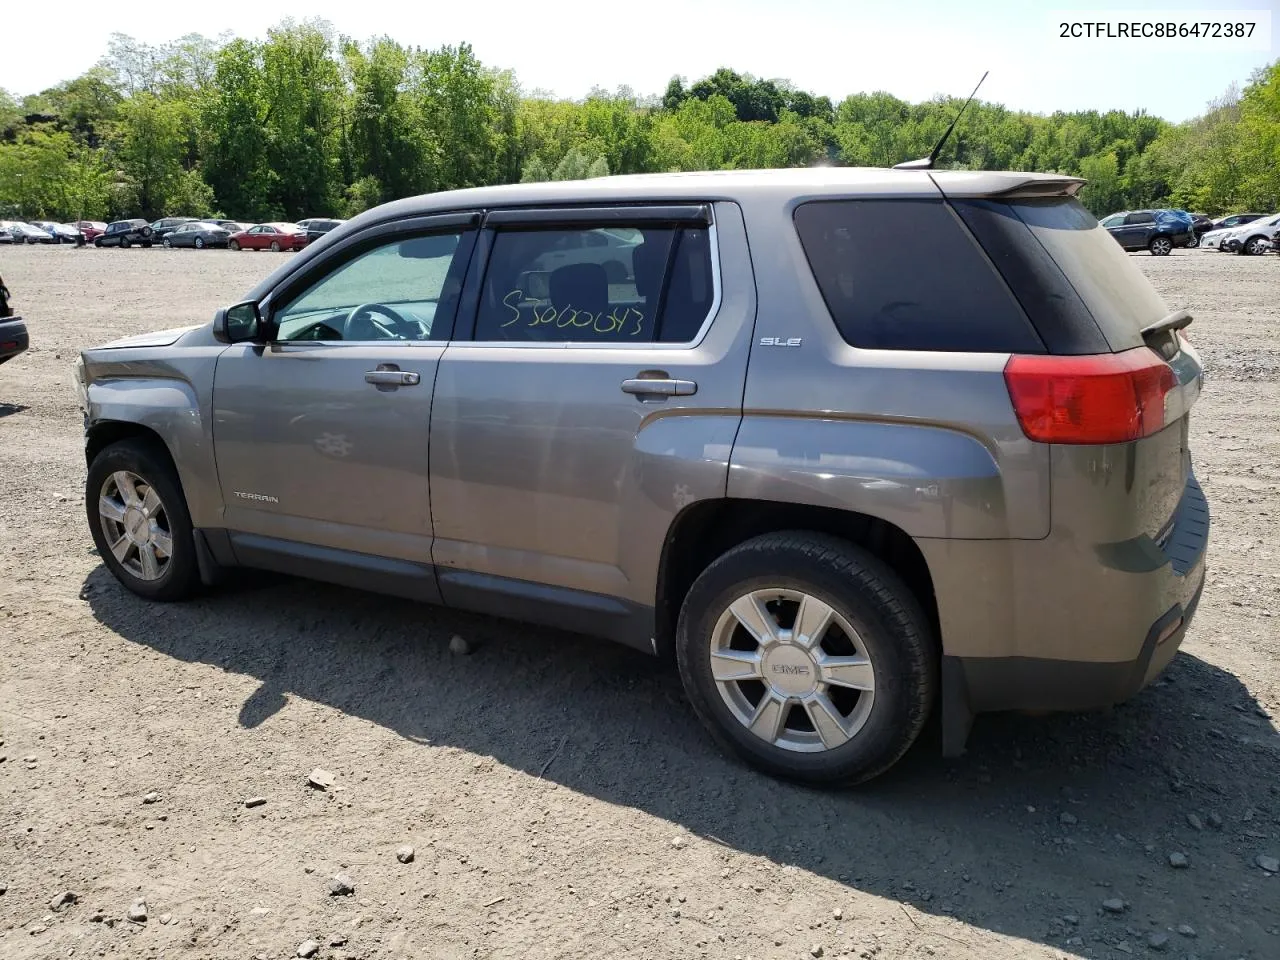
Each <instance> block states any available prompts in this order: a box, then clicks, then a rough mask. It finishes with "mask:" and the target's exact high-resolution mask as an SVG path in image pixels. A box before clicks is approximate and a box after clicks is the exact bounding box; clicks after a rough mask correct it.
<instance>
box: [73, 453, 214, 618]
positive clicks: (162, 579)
mask: <svg viewBox="0 0 1280 960" xmlns="http://www.w3.org/2000/svg"><path fill="white" fill-rule="evenodd" d="M123 473H128V474H130V475H132V476H133V477H135V478H137V479H138V480H140V481H141V482H140V483H139V484H137V485H136V486H135V487H134V493H135V496H136V497H139V498H141V497H142V494H141V490H142V489H145V488H148V487H149V488H152V489H153V490H154V492H155V494H156V495H157V496H158V497H159V503H160V505H161V512H159V513H158V514H154V515H153V516H152V519H153V520H155V521H156V529H158V530H160V531H161V532H166V531H167V533H168V543H169V544H170V548H169V549H170V553H169V556H168V558H167V559H165V558H164V557H163V556H162V555H161V551H159V550H157V549H156V548H155V547H152V548H151V549H152V552H153V557H155V563H156V564H157V566H158V567H159V573H158V576H156V577H154V578H150V579H149V578H147V577H146V576H145V570H140V571H139V572H135V571H134V570H133V569H130V567H134V566H136V567H142V556H141V548H140V547H138V546H137V545H135V544H133V542H132V541H130V542H129V543H126V544H125V547H124V563H122V562H121V559H120V558H119V557H118V556H117V555H116V554H115V553H114V552H113V551H112V543H111V541H109V540H108V533H107V527H108V521H107V520H105V519H104V517H103V515H102V514H101V513H100V509H101V508H100V502H101V501H102V500H103V499H109V500H112V501H114V502H115V503H124V502H126V501H125V497H124V496H123V495H122V493H121V488H120V486H119V484H118V482H117V479H116V478H117V477H118V476H120V475H121V474H123ZM85 507H86V513H87V515H88V520H89V530H90V533H91V534H92V535H93V542H94V544H95V545H96V546H97V548H98V554H99V555H100V556H101V557H102V562H103V563H104V564H105V565H106V567H107V569H108V570H110V571H111V573H112V575H113V576H114V577H115V578H116V579H117V580H119V581H120V583H121V584H123V585H124V586H125V587H127V588H128V589H129V590H131V591H133V592H134V593H136V594H137V595H138V596H140V597H145V598H146V599H148V600H159V601H173V600H184V599H187V598H188V597H191V596H193V595H194V594H195V593H196V591H197V590H198V588H199V585H200V570H199V565H198V563H197V561H196V547H195V539H194V536H193V534H192V532H191V515H190V514H189V513H188V512H187V501H186V497H185V496H184V495H183V493H182V484H181V483H180V482H179V480H178V475H177V472H176V471H175V470H174V468H173V463H172V461H170V459H169V456H168V454H167V453H166V452H165V451H164V449H163V447H161V446H160V444H159V441H155V440H146V439H138V438H134V439H128V440H121V441H119V442H118V443H113V444H111V445H110V446H109V447H106V448H105V449H103V450H101V451H100V452H99V453H98V455H97V456H96V457H94V458H93V463H92V464H90V465H89V475H88V479H87V480H86V482H85ZM125 517H127V518H130V519H129V520H127V521H125V522H126V523H127V522H131V521H132V520H137V522H139V523H144V524H145V522H146V519H147V518H146V517H142V516H140V515H139V514H138V513H137V511H136V509H135V512H134V513H132V514H130V513H127V512H126V513H125ZM113 529H115V530H123V529H124V523H119V522H116V526H115V527H114V528H113ZM125 564H129V566H126V565H125Z"/></svg>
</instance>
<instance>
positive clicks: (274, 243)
mask: <svg viewBox="0 0 1280 960" xmlns="http://www.w3.org/2000/svg"><path fill="white" fill-rule="evenodd" d="M306 245H307V233H306V231H305V230H302V229H301V228H299V227H298V225H297V224H296V223H259V224H256V225H254V226H252V227H250V228H249V229H248V230H242V231H240V232H239V233H233V234H232V235H231V238H230V239H229V240H228V241H227V246H228V247H230V248H231V249H232V250H276V251H279V250H301V249H302V248H303V247H305V246H306Z"/></svg>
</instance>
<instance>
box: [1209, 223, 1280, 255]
mask: <svg viewBox="0 0 1280 960" xmlns="http://www.w3.org/2000/svg"><path fill="white" fill-rule="evenodd" d="M1277 241H1280V214H1273V215H1272V216H1270V217H1264V218H1263V219H1261V220H1251V221H1250V222H1249V223H1246V224H1244V225H1243V226H1239V227H1236V228H1235V229H1233V230H1229V231H1228V232H1227V235H1226V236H1225V237H1223V239H1222V241H1221V242H1220V244H1219V249H1221V250H1222V251H1223V252H1224V253H1242V254H1244V255H1245V256H1250V257H1257V256H1261V255H1262V254H1264V253H1266V252H1267V251H1268V250H1270V249H1272V248H1273V247H1276V244H1277Z"/></svg>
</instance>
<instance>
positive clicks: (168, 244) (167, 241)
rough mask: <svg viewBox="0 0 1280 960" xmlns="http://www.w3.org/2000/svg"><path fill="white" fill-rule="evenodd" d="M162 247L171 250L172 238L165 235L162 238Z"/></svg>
mask: <svg viewBox="0 0 1280 960" xmlns="http://www.w3.org/2000/svg"><path fill="white" fill-rule="evenodd" d="M164 248H165V249H166V250H172V249H173V241H172V240H170V239H169V238H168V237H165V238H164Z"/></svg>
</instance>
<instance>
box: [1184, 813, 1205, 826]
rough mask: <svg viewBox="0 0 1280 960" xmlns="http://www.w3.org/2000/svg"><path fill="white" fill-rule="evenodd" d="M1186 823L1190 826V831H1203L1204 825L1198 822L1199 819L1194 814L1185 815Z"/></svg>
mask: <svg viewBox="0 0 1280 960" xmlns="http://www.w3.org/2000/svg"><path fill="white" fill-rule="evenodd" d="M1187 823H1188V824H1190V825H1191V829H1192V830H1203V829H1204V824H1203V823H1202V822H1201V821H1200V818H1199V817H1197V816H1196V815H1195V814H1194V813H1188V814H1187Z"/></svg>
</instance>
